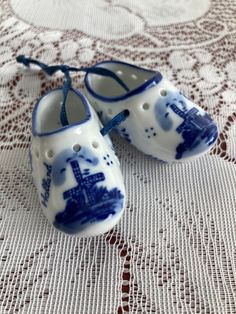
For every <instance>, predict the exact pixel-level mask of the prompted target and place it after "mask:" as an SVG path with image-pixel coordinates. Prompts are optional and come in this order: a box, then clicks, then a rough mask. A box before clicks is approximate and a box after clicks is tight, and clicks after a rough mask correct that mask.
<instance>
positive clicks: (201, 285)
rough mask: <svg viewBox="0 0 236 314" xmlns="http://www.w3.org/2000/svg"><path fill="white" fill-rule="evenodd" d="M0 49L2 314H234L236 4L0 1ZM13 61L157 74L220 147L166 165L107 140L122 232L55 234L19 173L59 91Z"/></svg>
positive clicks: (57, 81) (214, 0)
mask: <svg viewBox="0 0 236 314" xmlns="http://www.w3.org/2000/svg"><path fill="white" fill-rule="evenodd" d="M0 42H1V45H0V105H1V107H0V108H1V114H0V117H1V118H0V146H1V155H0V169H1V170H0V173H1V180H0V313H1V314H5V313H34V314H36V313H40V314H41V313H49V314H51V313H57V314H58V313H66V314H67V313H73V314H74V313H78V314H83V313H85V314H87V313H88V314H90V313H102V314H113V313H118V314H121V313H161V314H168V313H173V314H175V313H186V314H189V313H206V314H226V313H233V314H235V313H236V295H235V293H236V267H235V263H236V259H235V258H236V236H235V226H236V212H235V207H236V168H235V164H236V105H235V104H236V3H235V1H234V0H227V1H226V0H225V1H221V0H211V1H210V0H178V1H177V0H175V1H174V0H159V1H155V0H146V1H134V0H119V1H118V0H96V1H91V0H89V1H88V0H80V1H76V0H68V1H63V0H57V1H55V0H41V1H34V0H27V1H26V0H11V1H10V0H2V1H0ZM18 54H26V55H29V56H31V57H35V58H39V59H40V60H42V61H44V62H46V63H50V64H56V63H62V62H63V63H67V64H69V65H76V66H78V65H92V64H93V63H95V62H96V61H99V60H103V59H111V58H114V59H121V60H124V61H127V62H131V63H135V64H137V65H140V66H145V67H149V68H152V69H158V70H159V71H161V72H162V73H163V74H165V76H166V77H168V78H169V79H170V80H171V81H173V82H174V84H175V85H176V86H177V87H179V88H180V89H181V90H183V91H184V93H185V94H186V95H188V96H189V97H190V98H193V99H194V101H195V102H197V103H199V104H200V105H201V106H202V107H203V108H204V109H206V110H207V111H208V112H209V113H210V114H211V115H212V116H213V117H214V119H215V120H216V121H217V124H218V127H219V139H218V142H217V145H216V146H215V147H214V149H213V150H212V151H211V153H209V154H208V155H206V156H204V157H202V158H200V159H198V160H196V161H195V162H192V163H188V164H172V165H166V164H161V163H158V162H156V161H154V160H152V159H150V158H149V157H147V156H145V155H143V154H142V153H140V152H138V151H137V150H136V149H135V148H133V147H131V146H129V144H127V143H126V142H124V140H122V139H119V138H118V137H116V136H113V137H112V139H113V141H114V145H115V148H116V151H117V154H118V156H119V158H120V161H121V167H122V171H123V175H124V180H125V184H126V189H127V195H128V202H127V207H126V210H125V213H124V216H123V218H122V220H121V222H120V223H119V224H118V225H117V226H116V227H115V228H114V229H113V230H112V231H110V232H109V233H108V234H104V235H103V236H99V237H94V238H89V239H78V238H73V237H69V236H66V235H63V234H61V233H59V232H57V231H56V230H55V229H54V228H53V227H52V226H50V225H49V223H48V222H47V220H46V218H45V217H44V215H43V214H42V211H41V209H40V205H39V202H38V198H37V195H36V191H35V188H34V186H33V184H32V179H31V174H30V171H29V170H28V165H27V154H28V146H29V140H30V124H31V112H32V108H33V105H34V104H35V102H36V100H37V99H38V97H39V96H40V95H42V94H43V93H44V92H45V91H46V90H50V89H51V88H53V87H55V86H60V85H61V83H62V80H63V78H62V75H60V74H58V75H56V76H54V77H52V78H51V77H48V76H46V75H44V74H43V73H42V72H41V71H38V70H33V71H29V70H26V69H24V68H23V67H22V66H20V65H18V64H16V62H15V57H16V55H18ZM73 81H74V84H75V85H77V86H78V85H80V87H82V78H81V77H80V78H79V83H78V76H75V77H74V78H73Z"/></svg>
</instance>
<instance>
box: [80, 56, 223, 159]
mask: <svg viewBox="0 0 236 314" xmlns="http://www.w3.org/2000/svg"><path fill="white" fill-rule="evenodd" d="M93 68H94V69H98V68H100V69H101V68H102V69H106V70H109V71H112V72H113V73H114V74H116V75H117V76H118V77H119V81H118V80H116V79H115V78H114V77H113V78H111V76H110V77H106V76H98V75H96V74H94V73H91V72H90V73H89V72H88V73H86V76H85V87H86V90H87V97H88V99H89V100H90V102H91V104H92V105H93V107H94V108H95V110H96V111H97V112H98V114H99V116H100V119H101V120H102V122H104V123H106V122H107V121H109V120H110V119H112V118H113V117H114V116H116V115H117V114H118V113H120V112H121V111H124V110H126V111H127V112H128V113H129V116H128V118H127V119H126V120H125V121H124V122H123V123H122V124H120V125H119V126H118V127H117V130H118V132H119V134H120V135H121V136H122V137H124V138H125V139H126V140H127V141H128V142H130V143H132V144H133V145H134V146H135V147H136V148H138V149H139V150H141V151H142V152H144V153H145V154H148V155H151V156H153V157H155V158H157V159H160V160H163V161H166V162H172V161H188V160H192V159H195V158H196V157H198V156H200V155H202V154H204V153H206V152H207V151H209V150H210V149H211V147H212V146H213V145H214V143H215V141H216V139H217V135H218V132H217V127H216V124H215V123H214V121H213V120H212V119H211V117H210V116H209V114H207V113H206V112H205V111H204V110H203V109H202V108H200V107H199V106H198V105H196V104H194V103H193V102H192V101H191V100H189V99H188V98H186V97H185V96H184V95H183V94H181V92H180V91H179V90H178V89H177V88H176V87H174V86H173V85H172V84H171V83H170V82H169V81H168V80H166V79H164V78H163V76H162V75H161V73H159V72H154V71H151V70H147V69H144V68H140V67H137V66H134V65H131V64H128V63H124V62H119V61H104V62H101V63H98V64H96V65H94V66H93ZM120 81H122V84H121V82H120Z"/></svg>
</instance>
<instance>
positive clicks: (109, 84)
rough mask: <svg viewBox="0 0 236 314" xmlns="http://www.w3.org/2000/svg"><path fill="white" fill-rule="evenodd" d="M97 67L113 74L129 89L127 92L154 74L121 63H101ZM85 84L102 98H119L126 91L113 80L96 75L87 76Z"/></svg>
mask: <svg viewBox="0 0 236 314" xmlns="http://www.w3.org/2000/svg"><path fill="white" fill-rule="evenodd" d="M98 67H102V68H106V69H109V70H110V71H112V72H113V73H115V74H116V75H117V76H118V77H119V78H120V79H121V80H122V81H123V82H124V83H125V85H126V86H127V87H128V88H129V91H132V90H134V89H137V88H138V87H140V86H141V85H143V84H144V83H145V82H147V81H148V80H150V79H151V78H152V77H153V76H154V75H155V72H153V71H149V70H145V69H141V68H136V67H133V66H129V65H126V64H122V63H113V62H108V63H102V64H100V65H98ZM87 84H88V85H89V87H90V89H92V90H93V91H94V92H95V93H96V94H98V95H100V96H102V97H108V98H114V97H120V96H123V95H125V94H126V93H127V91H126V90H125V89H124V88H123V87H122V86H121V85H120V84H119V83H118V82H117V81H116V80H114V79H113V78H110V77H106V76H100V75H97V74H88V76H87Z"/></svg>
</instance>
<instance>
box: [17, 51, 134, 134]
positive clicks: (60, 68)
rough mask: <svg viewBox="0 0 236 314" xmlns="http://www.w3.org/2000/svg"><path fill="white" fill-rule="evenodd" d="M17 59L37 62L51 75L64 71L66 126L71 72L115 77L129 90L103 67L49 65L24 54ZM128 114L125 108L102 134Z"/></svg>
mask: <svg viewBox="0 0 236 314" xmlns="http://www.w3.org/2000/svg"><path fill="white" fill-rule="evenodd" d="M16 61H17V62H19V63H22V64H24V65H25V66H27V67H29V66H30V64H35V65H37V66H39V67H40V68H41V69H42V70H43V71H44V72H45V73H46V74H48V75H50V76H51V75H53V74H54V73H56V72H57V71H61V72H62V73H64V75H65V81H64V84H63V89H62V91H63V102H62V106H61V112H60V120H61V124H62V125H63V126H66V125H68V124H69V121H68V118H67V114H66V100H67V96H68V93H69V90H70V89H71V88H72V80H71V77H70V72H86V73H92V74H97V75H101V76H107V77H110V78H112V79H114V80H115V81H116V82H117V83H118V84H120V85H121V86H122V87H123V88H124V89H125V91H126V92H128V91H129V88H128V86H127V85H126V84H125V83H124V82H123V81H122V80H121V79H120V78H119V77H118V76H117V75H116V74H115V73H113V72H112V71H110V70H108V69H105V68H101V67H90V68H89V67H81V68H75V67H69V66H67V65H65V64H61V65H52V66H48V65H47V64H45V63H42V62H40V61H38V60H35V59H32V58H27V57H25V56H24V55H19V56H17V57H16ZM128 115H129V111H128V110H124V111H122V112H120V113H119V114H118V115H117V116H115V117H114V118H113V119H112V120H111V121H110V122H109V123H108V124H107V125H106V126H105V127H104V128H103V129H102V130H101V134H102V135H106V134H107V133H108V132H109V131H110V130H111V129H113V128H114V127H116V126H118V125H119V124H120V123H121V122H122V121H124V120H125V119H126V118H127V116H128Z"/></svg>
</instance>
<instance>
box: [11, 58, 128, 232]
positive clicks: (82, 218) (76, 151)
mask: <svg viewBox="0 0 236 314" xmlns="http://www.w3.org/2000/svg"><path fill="white" fill-rule="evenodd" d="M17 61H18V62H21V63H23V64H25V65H26V66H29V64H30V63H34V64H37V65H39V66H41V68H43V69H44V70H45V72H46V73H48V74H53V73H55V72H56V71H58V70H61V71H63V72H64V73H65V75H66V78H67V80H66V82H65V84H64V87H63V88H58V89H54V90H52V91H50V92H49V93H47V94H46V95H44V96H43V97H42V98H41V99H40V100H39V101H38V103H37V104H36V106H35V108H34V110H33V120H32V141H31V147H30V155H31V161H32V174H33V178H34V182H35V185H36V187H37V191H38V195H39V199H40V203H41V206H42V208H43V211H44V213H45V215H46V217H47V218H48V220H49V221H50V222H51V223H52V224H53V225H54V226H55V227H56V228H58V229H59V230H61V231H63V232H65V233H68V234H75V235H78V236H81V237H83V236H94V235H98V234H102V233H104V232H107V231H108V230H109V229H111V228H113V227H114V226H115V225H116V224H117V222H118V221H119V220H120V218H121V216H122V213H123V210H124V204H125V187H124V183H123V178H122V175H121V171H120V164H119V161H118V159H117V157H116V155H115V153H114V150H113V148H112V145H111V141H110V139H109V136H108V135H105V134H106V132H104V128H103V127H102V124H101V123H100V120H99V119H98V116H97V114H96V112H95V111H94V109H93V108H92V106H91V105H90V104H89V102H88V100H87V99H86V97H85V96H84V95H83V94H82V93H80V92H79V91H78V90H75V89H73V88H72V87H71V86H70V85H71V81H70V77H69V70H70V69H69V68H68V67H66V66H58V67H57V66H54V68H53V67H48V66H46V65H44V64H42V63H40V62H37V61H35V60H32V59H29V58H25V57H24V56H19V57H18V58H17ZM65 120H66V123H65ZM102 134H104V135H102Z"/></svg>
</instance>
